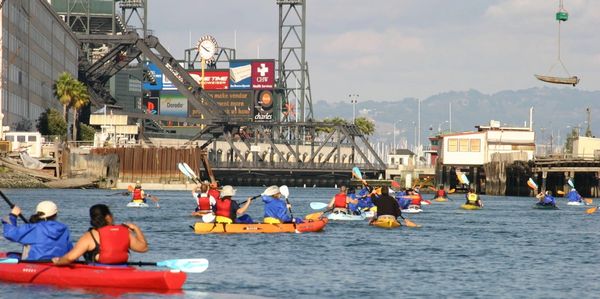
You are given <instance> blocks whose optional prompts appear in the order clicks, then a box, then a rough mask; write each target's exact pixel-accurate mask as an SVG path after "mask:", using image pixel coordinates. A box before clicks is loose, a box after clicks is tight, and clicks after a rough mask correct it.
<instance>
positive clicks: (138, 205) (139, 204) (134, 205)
mask: <svg viewBox="0 0 600 299" xmlns="http://www.w3.org/2000/svg"><path fill="white" fill-rule="evenodd" d="M127 207H128V208H147V207H149V205H148V204H147V203H145V202H133V201H131V202H129V203H128V204H127Z"/></svg>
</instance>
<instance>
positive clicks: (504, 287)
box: [0, 187, 600, 298]
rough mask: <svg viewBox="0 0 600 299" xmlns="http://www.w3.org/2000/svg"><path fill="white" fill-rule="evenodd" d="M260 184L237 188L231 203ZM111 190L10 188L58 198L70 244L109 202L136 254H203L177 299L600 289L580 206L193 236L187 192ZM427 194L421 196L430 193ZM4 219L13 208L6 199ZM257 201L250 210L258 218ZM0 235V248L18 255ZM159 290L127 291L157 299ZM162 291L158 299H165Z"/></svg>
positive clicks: (587, 292)
mask: <svg viewBox="0 0 600 299" xmlns="http://www.w3.org/2000/svg"><path fill="white" fill-rule="evenodd" d="M262 190H263V188H254V187H240V188H238V195H237V196H236V197H235V198H236V199H237V200H240V201H241V200H244V199H245V198H246V197H248V196H252V195H257V194H259V193H260V192H261V191H262ZM113 193H114V192H113V191H108V190H5V194H6V195H7V196H8V197H9V198H10V199H12V200H13V201H14V202H15V203H17V204H19V205H20V206H21V207H22V208H23V209H24V211H26V212H25V214H26V215H29V213H30V212H31V211H33V209H34V206H35V205H36V204H37V202H39V201H40V200H43V199H52V200H55V201H56V202H57V203H58V205H59V209H60V212H59V218H60V220H61V221H63V222H65V223H66V224H68V225H69V227H70V228H71V231H72V235H73V237H74V239H77V238H78V237H79V236H80V235H81V234H82V233H83V232H84V231H85V230H87V228H88V221H89V219H88V215H87V211H88V208H89V207H90V206H91V205H93V204H95V203H106V204H108V205H109V206H110V207H111V209H112V211H113V213H114V214H115V217H116V221H118V222H123V221H131V222H134V223H136V224H138V225H139V226H140V227H141V228H142V230H143V231H144V232H145V234H146V237H147V239H148V241H149V245H150V251H149V252H148V253H145V254H137V253H133V254H132V258H131V260H133V261H138V260H143V261H157V260H164V259H171V258H207V259H209V260H210V267H209V269H208V270H207V271H206V272H204V273H201V274H190V275H188V280H187V282H186V284H185V285H184V290H183V293H181V294H177V295H174V296H175V297H176V298H242V297H245V298H256V297H274V298H332V297H337V298H400V297H403V298H414V297H427V298H439V297H485V298H489V297H497V298H498V297H499V298H506V297H509V298H515V297H517V298H586V297H588V298H589V297H596V296H599V295H598V294H600V293H599V291H600V284H598V281H599V278H600V271H599V270H600V266H599V261H600V251H599V250H598V244H600V218H599V217H600V212H598V213H596V214H594V215H587V214H585V210H586V207H576V206H567V205H566V203H565V202H564V200H563V199H561V200H560V202H559V206H560V207H561V210H555V211H546V210H536V209H532V208H531V206H532V204H533V202H534V200H533V199H532V198H524V197H521V198H516V197H491V196H483V201H484V203H485V209H483V210H480V211H463V210H460V209H459V206H460V204H462V202H463V200H462V195H459V194H453V195H451V198H453V199H454V201H451V202H448V203H434V204H432V205H430V206H425V207H424V212H423V213H421V214H418V215H406V216H407V217H408V218H409V219H411V220H412V221H413V222H415V223H418V224H421V225H423V227H422V228H419V229H415V228H406V227H403V228H401V229H395V230H384V229H380V228H375V227H369V226H368V225H367V223H366V222H362V221H356V222H345V223H334V222H330V224H328V225H327V227H326V230H325V231H324V232H322V233H307V234H265V235H260V234H259V235H196V234H194V233H193V231H192V229H191V228H190V227H189V226H190V225H192V224H193V222H194V219H193V218H192V217H189V216H188V212H189V211H191V210H192V209H193V199H192V198H191V195H190V193H189V192H184V191H156V192H150V193H152V194H153V195H156V196H158V197H159V198H160V208H155V207H151V208H147V209H133V208H126V207H125V204H126V203H127V201H128V198H127V197H124V196H121V195H111V196H106V195H110V194H113ZM290 193H291V198H290V199H291V201H292V204H294V208H293V211H294V213H295V214H296V215H305V214H307V213H311V212H314V211H312V210H310V207H309V202H311V201H317V200H320V201H323V202H325V201H327V199H329V198H331V196H333V194H334V193H335V190H334V189H326V188H316V189H311V188H309V189H302V188H291V190H290ZM428 196H429V195H426V197H428ZM3 206H4V208H3V209H2V214H4V215H5V214H7V213H8V211H9V209H8V207H7V206H6V205H3ZM262 209H263V204H262V203H261V202H260V201H256V202H254V203H253V204H252V205H251V207H250V209H249V214H250V215H251V216H253V217H254V218H255V219H261V218H262ZM18 249H19V247H18V246H17V245H15V244H14V243H10V242H8V241H6V240H3V239H0V250H18ZM98 295H99V294H98V293H88V292H84V291H81V290H72V289H66V290H65V289H56V288H52V287H40V286H21V285H14V284H4V283H0V297H1V298H9V297H10V298H19V297H22V298H32V297H43V298H45V297H56V298H64V297H79V298H90V297H98ZM157 296H159V295H157V294H129V295H126V297H128V298H139V297H144V298H155V297H157ZM160 296H161V297H162V296H164V295H160Z"/></svg>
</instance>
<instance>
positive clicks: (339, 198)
mask: <svg viewBox="0 0 600 299" xmlns="http://www.w3.org/2000/svg"><path fill="white" fill-rule="evenodd" d="M348 204H354V205H356V204H358V200H356V199H353V198H352V197H350V196H348V189H347V188H346V186H341V187H340V192H339V193H338V194H336V195H335V196H333V198H331V201H330V202H329V205H327V208H328V209H333V213H334V214H339V213H342V214H350V212H349V210H348Z"/></svg>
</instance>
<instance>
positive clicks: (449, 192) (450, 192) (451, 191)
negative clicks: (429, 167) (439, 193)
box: [448, 188, 456, 194]
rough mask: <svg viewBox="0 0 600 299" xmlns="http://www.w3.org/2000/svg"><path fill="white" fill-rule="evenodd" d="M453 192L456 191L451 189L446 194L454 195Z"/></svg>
mask: <svg viewBox="0 0 600 299" xmlns="http://www.w3.org/2000/svg"><path fill="white" fill-rule="evenodd" d="M454 192H456V189H454V188H452V189H450V190H448V194H452V193H454Z"/></svg>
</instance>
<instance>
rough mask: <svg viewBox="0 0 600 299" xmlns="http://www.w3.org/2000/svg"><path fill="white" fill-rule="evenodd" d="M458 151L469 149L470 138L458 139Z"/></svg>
mask: <svg viewBox="0 0 600 299" xmlns="http://www.w3.org/2000/svg"><path fill="white" fill-rule="evenodd" d="M458 151H459V152H468V151H469V139H459V140H458Z"/></svg>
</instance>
